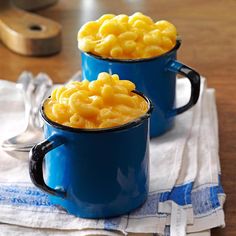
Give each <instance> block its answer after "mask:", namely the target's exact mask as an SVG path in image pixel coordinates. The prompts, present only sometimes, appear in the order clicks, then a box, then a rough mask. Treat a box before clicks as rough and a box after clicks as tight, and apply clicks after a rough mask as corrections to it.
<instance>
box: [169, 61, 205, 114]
mask: <svg viewBox="0 0 236 236" xmlns="http://www.w3.org/2000/svg"><path fill="white" fill-rule="evenodd" d="M167 69H168V70H169V71H172V72H175V73H178V74H181V75H184V76H186V77H187V78H188V79H189V81H190V83H191V96H190V99H189V102H188V103H187V104H186V105H184V106H182V107H178V108H175V109H173V110H172V111H171V112H170V116H175V115H179V114H181V113H183V112H185V111H187V110H188V109H190V108H191V107H192V106H194V105H195V104H196V103H197V101H198V98H199V94H200V84H201V77H200V75H199V73H198V72H197V71H195V70H194V69H192V68H190V67H188V66H186V65H184V64H182V63H181V62H179V61H176V60H172V61H170V62H169V63H168V65H167Z"/></svg>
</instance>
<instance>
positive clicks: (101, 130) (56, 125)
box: [40, 90, 153, 133]
mask: <svg viewBox="0 0 236 236" xmlns="http://www.w3.org/2000/svg"><path fill="white" fill-rule="evenodd" d="M133 93H136V94H138V95H139V96H141V97H142V98H144V99H145V101H146V102H147V103H148V105H149V109H148V111H147V112H146V113H145V114H144V115H142V116H140V117H138V118H137V119H135V120H132V121H130V122H128V123H126V124H123V125H119V126H114V127H110V128H95V129H85V128H73V127H69V126H65V125H62V124H59V123H56V122H54V121H52V120H50V119H49V118H48V117H47V116H46V114H45V113H44V103H45V102H46V100H47V99H48V98H50V97H48V98H47V99H45V100H44V101H43V103H42V105H41V108H40V114H41V116H42V118H43V120H44V121H45V122H46V123H47V124H49V125H51V126H53V127H54V128H57V129H61V130H65V131H70V132H74V133H105V132H114V131H121V130H124V129H128V128H132V127H135V126H137V125H139V124H141V123H142V122H143V121H144V120H146V119H148V118H149V117H150V116H151V113H152V110H153V104H152V101H151V100H150V99H149V98H148V97H147V96H145V95H144V94H143V93H141V92H139V91H137V90H134V91H133Z"/></svg>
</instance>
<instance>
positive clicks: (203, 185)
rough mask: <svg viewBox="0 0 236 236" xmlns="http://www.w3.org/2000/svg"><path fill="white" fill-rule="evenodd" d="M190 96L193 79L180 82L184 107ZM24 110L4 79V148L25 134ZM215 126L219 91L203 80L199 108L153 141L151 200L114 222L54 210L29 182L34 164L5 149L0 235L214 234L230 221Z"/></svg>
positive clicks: (0, 100) (0, 130)
mask: <svg viewBox="0 0 236 236" xmlns="http://www.w3.org/2000/svg"><path fill="white" fill-rule="evenodd" d="M189 91H190V89H189V85H188V81H187V79H181V80H180V79H179V80H178V82H177V95H178V96H177V106H179V105H181V104H184V103H186V101H187V100H188V97H189V94H190V92H189ZM23 107H24V106H23V102H22V96H21V94H20V92H19V91H16V88H15V86H14V83H10V82H7V81H0V143H1V142H2V140H4V139H6V138H9V137H10V136H13V135H16V134H17V133H20V132H21V131H22V130H24V127H25V122H24V109H23ZM217 123H218V122H217V113H216V106H215V100H214V90H212V89H207V88H206V80H205V79H202V84H201V94H200V99H199V102H198V104H197V105H196V106H195V107H193V108H192V109H190V110H189V111H187V112H185V113H183V114H181V115H179V116H177V117H176V122H175V127H174V128H173V129H172V130H171V131H169V132H168V133H166V134H165V135H163V136H161V137H158V138H155V139H152V140H151V143H150V154H151V156H150V162H151V164H150V193H149V196H148V199H147V201H146V203H145V204H144V205H143V206H142V207H140V208H139V209H137V210H135V211H133V212H131V213H130V214H129V215H124V216H121V217H116V218H112V219H99V220H90V219H81V218H77V217H74V216H72V215H69V214H67V213H66V212H65V211H64V210H63V209H60V208H58V207H56V206H54V205H52V204H51V202H50V201H49V199H48V195H47V194H45V193H43V192H42V191H40V190H39V189H37V188H36V187H34V186H33V185H32V184H31V182H30V178H29V176H28V163H27V162H22V161H19V160H17V159H14V158H12V156H10V155H8V154H6V153H4V152H3V151H2V150H1V149H0V209H1V210H0V232H5V233H10V235H21V234H17V233H19V232H24V234H25V235H27V234H28V235H32V232H34V235H62V234H63V235H64V234H66V235H67V234H68V235H96V234H97V235H99V234H100V235H121V234H126V233H129V234H130V233H136V234H137V233H151V234H152V233H155V234H160V235H166V236H167V235H171V236H175V235H178V236H182V235H185V234H186V232H187V233H188V234H189V235H196V236H197V235H207V236H208V235H210V233H209V232H210V231H209V229H211V228H213V227H217V226H224V224H225V223H224V212H223V209H222V207H223V203H224V199H225V195H224V193H223V189H222V187H221V184H220V165H219V163H220V162H219V156H218V126H217ZM201 231H204V232H201ZM200 232H201V233H200ZM14 233H15V234H14ZM190 233H191V234H190ZM22 234H23V233H22Z"/></svg>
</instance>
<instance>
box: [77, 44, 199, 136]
mask: <svg viewBox="0 0 236 236" xmlns="http://www.w3.org/2000/svg"><path fill="white" fill-rule="evenodd" d="M180 45H181V41H180V40H177V42H176V45H175V47H174V48H173V49H172V50H170V51H169V52H167V53H165V54H163V55H160V56H157V57H152V58H147V59H132V60H118V59H109V58H102V57H99V56H96V55H93V54H91V53H85V52H81V61H82V79H87V80H89V81H92V80H96V79H97V76H98V74H99V73H100V72H108V73H110V74H118V75H119V76H120V78H121V79H126V80H131V81H132V82H134V83H135V85H136V88H137V90H139V91H141V92H143V93H144V94H145V95H146V96H147V97H149V98H150V99H151V101H152V102H153V105H154V110H153V113H152V117H151V128H150V135H151V137H157V136H159V135H161V134H163V133H165V132H166V131H168V130H169V129H170V128H172V127H173V125H174V117H175V116H176V115H178V114H181V113H183V112H185V111H187V110H188V109H190V108H191V107H192V106H193V105H195V104H196V102H197V100H198V97H199V91H200V75H199V74H198V73H197V72H196V71H195V70H193V69H192V68H190V67H188V66H186V65H184V64H182V63H181V62H179V61H177V60H176V54H177V50H178V48H179V47H180ZM176 74H181V75H184V76H186V77H187V78H188V79H189V81H190V83H191V97H190V99H189V102H188V103H187V104H186V105H184V106H182V107H178V108H176V107H175V98H176V92H175V89H176Z"/></svg>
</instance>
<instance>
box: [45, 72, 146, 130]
mask: <svg viewBox="0 0 236 236" xmlns="http://www.w3.org/2000/svg"><path fill="white" fill-rule="evenodd" d="M134 89H135V85H134V84H133V83H132V82H130V81H128V80H120V79H119V76H118V75H116V74H113V75H110V74H108V73H105V72H103V73H100V74H99V75H98V78H97V80H95V81H92V82H89V81H88V80H83V81H82V82H79V81H74V82H70V83H68V84H67V85H65V86H61V87H58V88H56V89H55V90H54V91H53V92H52V94H51V97H50V98H49V99H47V100H46V102H45V103H44V112H45V114H46V116H47V117H48V118H49V119H50V120H52V121H54V122H56V123H59V124H62V125H65V126H70V127H75V128H86V129H93V128H109V127H113V126H119V125H122V124H125V123H128V122H130V121H132V120H134V119H136V118H138V117H140V116H142V115H144V114H145V113H146V112H147V110H148V108H149V105H148V103H147V102H146V100H145V99H144V98H143V97H141V96H139V95H138V94H136V93H134V92H132V91H133V90H134Z"/></svg>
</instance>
